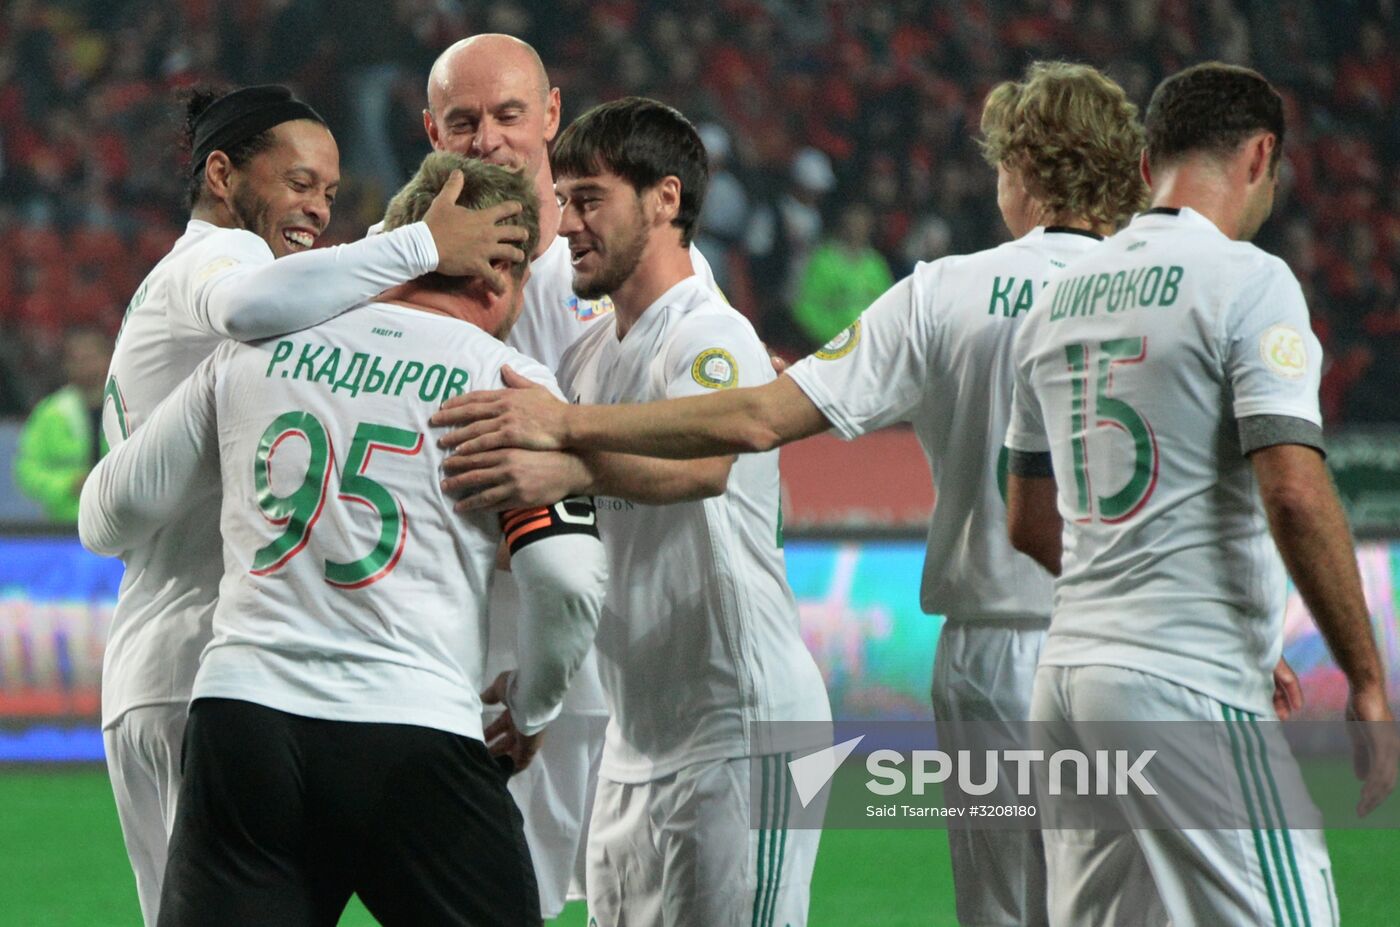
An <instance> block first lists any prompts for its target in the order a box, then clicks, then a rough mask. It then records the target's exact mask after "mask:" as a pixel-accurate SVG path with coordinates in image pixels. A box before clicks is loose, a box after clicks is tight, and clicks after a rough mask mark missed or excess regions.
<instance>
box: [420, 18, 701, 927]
mask: <svg viewBox="0 0 1400 927" xmlns="http://www.w3.org/2000/svg"><path fill="white" fill-rule="evenodd" d="M427 90H428V93H427V107H426V108H425V109H424V110H423V126H424V129H425V130H426V131H427V134H428V140H429V142H431V144H432V146H433V148H435V149H437V150H438V151H452V152H456V153H458V154H461V155H465V156H466V157H468V158H477V159H480V160H482V161H486V162H489V163H491V164H498V165H500V166H502V167H505V168H506V169H507V170H512V171H519V172H520V173H522V174H523V175H524V176H525V177H527V178H528V179H530V180H531V181H532V182H533V183H534V185H535V191H536V193H537V194H538V195H539V198H540V242H539V245H538V247H537V249H536V251H537V253H535V254H533V255H531V263H530V279H529V280H528V281H526V284H525V307H524V309H523V310H522V311H521V314H520V321H519V322H518V323H517V324H516V326H515V327H514V328H513V329H512V330H511V334H510V338H509V340H508V342H507V343H508V344H509V345H510V346H511V347H513V348H515V349H517V350H519V351H520V352H521V353H523V354H525V355H526V356H527V357H531V358H533V359H535V360H537V361H539V362H540V363H542V364H544V365H545V366H546V367H548V368H549V369H550V370H551V371H554V370H557V369H558V366H559V359H560V358H561V357H562V356H563V354H564V351H565V349H567V348H568V347H569V345H571V344H573V343H574V342H575V341H577V340H578V339H579V338H580V337H581V336H582V335H583V333H584V332H586V331H587V330H588V329H589V328H590V327H591V326H593V325H596V324H598V322H600V321H601V320H602V319H604V318H606V317H607V316H608V315H609V314H610V313H611V312H612V311H613V303H612V300H611V299H610V298H609V297H608V296H607V295H606V294H604V295H603V296H599V297H597V298H592V299H590V298H585V297H581V296H579V295H578V294H576V293H575V292H574V289H573V271H572V268H571V267H570V264H569V244H568V241H567V239H565V238H564V237H563V236H562V235H559V234H557V232H558V228H559V216H560V210H559V204H558V202H557V201H556V199H555V195H554V175H553V174H552V173H551V171H550V164H549V154H548V152H549V143H550V142H551V141H553V139H554V136H555V134H556V133H557V132H558V130H559V107H560V100H559V88H557V87H551V86H550V83H549V76H548V74H546V72H545V68H544V65H543V63H542V62H541V61H540V57H539V55H538V54H537V53H536V52H535V49H534V48H532V47H531V46H530V45H529V44H528V43H526V42H523V41H521V40H520V39H518V38H515V37H514V36H510V35H500V34H492V33H487V34H482V35H474V36H470V37H468V38H465V39H462V40H461V41H459V42H456V43H454V44H453V45H451V46H450V47H448V48H447V49H445V50H444V51H443V52H442V54H441V55H439V56H438V59H437V61H435V62H434V63H433V67H432V70H431V72H430V73H429V75H428V87H427ZM690 257H691V261H692V262H693V264H694V268H695V274H696V276H697V277H699V278H701V279H702V280H703V281H704V282H705V283H706V284H707V285H710V286H713V285H714V276H713V274H712V273H711V271H710V267H709V264H707V263H706V262H705V258H704V256H703V255H702V254H701V253H700V251H699V249H697V248H695V247H691V249H690ZM517 598H518V596H517V592H516V589H515V580H514V578H513V577H512V576H511V575H510V574H509V573H504V572H502V573H499V574H498V575H497V576H496V582H495V583H494V584H493V585H492V587H491V621H492V626H493V633H492V634H491V639H490V647H489V649H488V651H487V658H486V663H487V667H488V668H492V667H496V668H499V667H504V666H508V665H510V661H511V659H512V654H511V653H510V647H511V642H512V641H513V640H514V639H515V635H514V634H513V633H511V627H512V626H513V625H514V624H515V622H516V616H517V613H518V612H519V606H518V603H517V601H516V599H517ZM606 726H607V704H606V702H605V700H604V698H603V693H602V687H601V684H600V683H599V681H598V670H597V666H596V663H595V661H594V660H593V658H592V656H591V655H590V657H589V660H588V661H587V663H585V664H584V666H583V668H582V669H580V670H579V673H578V675H577V677H576V679H575V682H574V686H573V688H572V689H570V690H569V695H568V698H566V699H565V701H564V710H563V712H562V713H561V715H560V717H559V719H558V720H557V721H556V722H555V723H554V724H552V725H551V726H550V730H549V737H548V738H547V739H546V740H545V743H544V746H543V747H542V749H541V750H540V756H539V759H538V761H537V762H535V763H534V764H532V765H531V766H530V768H529V769H527V770H525V771H524V772H522V773H520V774H519V775H516V776H512V777H511V781H510V790H511V794H512V795H514V796H515V799H516V802H517V803H518V804H519V805H520V809H521V811H522V812H523V813H524V815H525V836H526V838H527V839H528V840H529V842H530V852H531V854H532V855H533V857H534V860H535V873H536V876H537V877H538V881H539V886H540V903H541V907H542V909H543V913H544V916H545V917H547V918H548V917H556V916H558V914H559V912H560V911H561V910H562V909H563V907H564V902H565V899H566V897H569V896H570V894H571V893H573V894H574V896H575V897H581V888H582V885H583V881H584V879H583V876H584V871H583V868H584V867H583V854H582V852H581V850H582V843H583V837H584V832H585V830H586V825H587V819H588V809H589V804H590V802H591V801H592V796H593V791H594V787H595V784H596V781H597V771H598V760H599V757H600V755H601V753H602V748H603V732H604V730H605V728H606ZM571 877H572V882H573V884H572V885H571Z"/></svg>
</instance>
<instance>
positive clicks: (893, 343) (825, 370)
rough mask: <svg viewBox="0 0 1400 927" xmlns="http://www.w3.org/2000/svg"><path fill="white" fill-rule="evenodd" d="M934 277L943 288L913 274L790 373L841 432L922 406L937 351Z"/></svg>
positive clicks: (854, 433)
mask: <svg viewBox="0 0 1400 927" xmlns="http://www.w3.org/2000/svg"><path fill="white" fill-rule="evenodd" d="M935 266H936V265H935ZM935 275H936V272H935ZM930 282H933V283H934V286H936V282H935V281H924V285H920V283H919V282H918V281H916V279H915V277H914V276H912V275H911V276H909V277H906V278H905V279H904V280H901V281H900V282H899V283H896V284H895V285H894V286H893V287H891V288H890V289H888V290H886V291H885V293H884V295H882V296H881V297H880V298H879V299H877V300H876V301H875V302H874V303H872V304H871V305H870V308H868V309H866V310H865V312H863V313H861V316H860V318H858V319H856V321H855V322H853V323H851V325H850V327H848V328H847V329H846V330H845V331H843V332H841V334H839V335H837V336H836V337H835V338H833V339H832V340H831V341H829V342H827V343H826V345H824V346H823V347H822V348H821V349H819V350H818V351H816V352H815V353H813V354H811V355H809V356H807V357H805V358H803V359H802V360H800V361H798V362H797V363H796V364H793V365H792V367H791V368H790V369H789V370H787V371H786V373H787V375H788V376H790V377H792V379H793V381H794V382H795V383H797V386H798V388H800V389H801V390H802V392H804V393H806V394H807V398H808V399H810V400H812V404H813V405H815V406H816V407H817V408H818V409H820V410H821V412H822V414H823V415H825V416H826V419H827V421H829V422H831V423H832V426H833V427H834V428H835V430H836V432H837V434H839V435H840V436H841V437H843V438H846V439H851V438H856V437H859V436H860V435H863V434H866V433H867V432H871V431H875V430H877V429H880V428H883V427H885V426H886V425H890V424H893V423H895V422H899V421H904V420H907V419H908V418H909V417H910V415H911V414H912V413H913V411H914V409H915V407H916V406H917V405H918V404H919V401H920V400H921V398H922V397H923V395H924V384H925V383H926V381H927V378H928V372H929V369H930V364H931V363H932V362H933V356H934V354H935V353H936V350H937V345H936V339H937V328H936V324H935V320H934V319H933V318H932V317H931V313H930V311H929V309H930V306H929V305H928V303H929V289H928V286H927V284H928V283H930Z"/></svg>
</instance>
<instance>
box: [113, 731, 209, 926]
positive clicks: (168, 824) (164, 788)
mask: <svg viewBox="0 0 1400 927" xmlns="http://www.w3.org/2000/svg"><path fill="white" fill-rule="evenodd" d="M188 716H189V706H188V705H183V704H180V705H148V706H146V707H144V708H133V709H132V710H130V711H128V712H127V713H126V714H124V715H122V716H121V717H120V718H119V719H117V722H116V723H115V724H113V725H112V726H111V727H109V728H107V729H106V730H104V731H103V732H102V744H103V747H104V748H105V750H106V754H107V773H108V775H109V776H111V779H112V794H113V796H115V798H116V800H117V819H118V820H119V821H121V826H122V839H123V840H125V841H126V855H127V856H128V857H130V859H131V870H132V872H134V873H135V874H136V894H137V896H138V897H139V898H140V900H141V917H142V919H143V920H144V921H145V922H146V925H147V927H155V923H156V914H157V911H158V910H159V908H160V886H161V881H162V879H163V878H164V876H165V857H166V850H167V848H168V847H169V844H170V830H171V828H172V827H173V826H174V824H175V801H176V798H177V797H178V796H179V792H180V747H181V743H182V741H183V740H184V736H185V720H186V718H187V717H188Z"/></svg>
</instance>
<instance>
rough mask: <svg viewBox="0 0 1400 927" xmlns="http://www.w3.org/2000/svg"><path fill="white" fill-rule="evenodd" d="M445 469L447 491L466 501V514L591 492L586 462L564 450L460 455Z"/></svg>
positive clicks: (548, 502) (546, 502)
mask: <svg viewBox="0 0 1400 927" xmlns="http://www.w3.org/2000/svg"><path fill="white" fill-rule="evenodd" d="M442 466H443V471H444V472H445V473H446V474H447V476H445V477H444V478H443V480H442V490H443V492H445V493H447V494H448V495H449V496H453V497H455V498H457V499H459V500H460V501H458V502H457V504H456V506H455V508H456V510H457V511H458V512H462V513H466V512H476V511H483V510H485V511H503V510H506V509H520V508H533V507H535V506H540V505H553V504H554V503H556V502H558V501H559V500H560V499H563V498H564V497H566V496H572V495H576V494H578V493H581V492H585V491H586V490H587V488H588V482H589V479H590V474H589V472H588V467H587V466H586V465H585V464H584V462H583V461H582V460H580V459H579V458H578V457H576V456H574V455H573V454H565V453H561V452H559V451H525V450H520V449H517V448H503V449H499V450H492V451H480V452H477V453H466V454H462V453H455V452H454V453H453V454H452V455H451V456H449V457H448V458H447V459H446V460H445V461H443V465H442Z"/></svg>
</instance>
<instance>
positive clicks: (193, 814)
mask: <svg viewBox="0 0 1400 927" xmlns="http://www.w3.org/2000/svg"><path fill="white" fill-rule="evenodd" d="M184 750H185V753H184V783H183V785H182V787H181V790H180V803H179V810H178V811H177V813H176V816H175V829H174V834H173V835H172V836H171V840H170V857H169V862H168V863H167V865H166V870H165V883H164V886H163V889H162V891H161V898H160V920H159V924H160V927H193V925H200V927H210V925H214V927H217V925H223V924H227V925H230V927H232V925H239V927H249V925H278V927H280V925H321V924H326V925H334V924H335V923H336V922H337V921H338V920H339V918H340V914H341V912H342V911H343V910H344V908H345V904H346V902H347V901H349V899H350V895H351V893H352V892H357V893H359V896H360V900H361V901H363V902H364V904H365V907H367V908H368V909H369V910H370V913H372V914H373V915H374V916H375V917H376V918H377V919H378V920H379V922H380V923H381V924H385V925H390V927H392V925H413V927H421V925H437V924H462V925H473V927H481V925H489V927H496V925H499V927H520V925H530V927H537V925H539V924H540V906H539V894H538V891H537V889H536V886H535V874H534V869H533V867H532V866H531V863H530V854H529V850H528V849H527V847H526V844H525V835H524V831H523V825H522V822H521V817H520V811H519V810H518V809H517V808H516V806H515V802H514V801H513V800H512V799H511V797H510V793H509V792H507V791H506V777H505V773H504V772H502V771H501V769H500V768H499V767H497V766H496V764H495V763H493V762H492V761H491V759H490V757H489V756H488V754H487V752H486V748H485V746H483V745H482V744H481V742H480V741H477V740H472V739H471V738H469V737H461V736H458V735H456V734H449V733H446V732H444V731H438V730H433V729H431V728H426V727H416V726H413V725H407V724H370V723H359V722H347V721H323V720H318V719H315V718H306V717H302V716H300V715H293V714H288V713H286V712H283V711H277V710H275V709H271V708H266V707H263V706H261V705H256V704H253V703H251V702H243V701H236V700H231V699H214V698H210V699H199V700H197V701H195V702H194V704H193V705H192V706H191V708H190V720H189V725H188V727H187V728H186V730H185V746H184Z"/></svg>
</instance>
